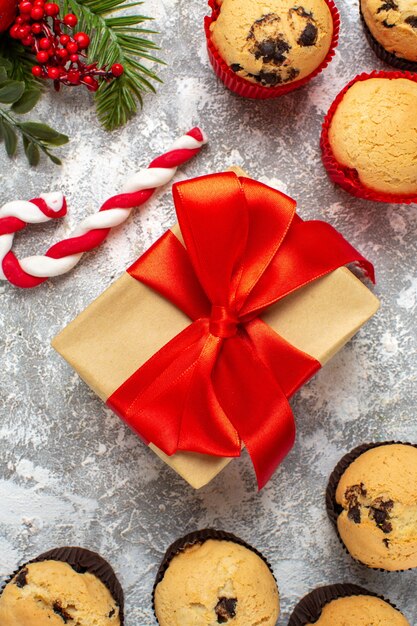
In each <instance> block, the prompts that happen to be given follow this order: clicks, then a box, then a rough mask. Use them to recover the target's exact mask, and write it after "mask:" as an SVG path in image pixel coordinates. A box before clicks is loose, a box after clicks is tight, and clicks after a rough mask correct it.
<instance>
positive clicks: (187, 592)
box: [153, 529, 279, 626]
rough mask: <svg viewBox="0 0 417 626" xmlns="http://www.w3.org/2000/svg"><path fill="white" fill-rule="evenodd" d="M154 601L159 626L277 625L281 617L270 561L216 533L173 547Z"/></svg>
mask: <svg viewBox="0 0 417 626" xmlns="http://www.w3.org/2000/svg"><path fill="white" fill-rule="evenodd" d="M153 601H154V612H155V615H156V618H157V620H158V624H160V626H216V625H217V624H230V626H255V625H256V624H261V623H262V625H263V626H275V625H276V622H277V619H278V615H279V595H278V589H277V584H276V582H275V578H274V576H273V574H272V570H271V568H270V566H269V564H268V562H267V561H266V560H265V559H264V558H263V556H262V555H261V554H260V553H259V552H258V551H257V550H255V549H254V548H252V547H251V546H249V545H247V544H246V543H245V542H243V541H242V540H241V539H238V538H237V537H235V536H234V535H231V534H229V533H226V532H223V531H218V530H212V529H207V530H201V531H197V532H194V533H191V534H189V535H186V536H185V537H183V538H181V539H179V540H178V541H176V542H175V543H174V544H172V546H171V547H169V548H168V550H167V552H166V554H165V556H164V558H163V561H162V564H161V566H160V568H159V571H158V574H157V577H156V582H155V587H154V596H153Z"/></svg>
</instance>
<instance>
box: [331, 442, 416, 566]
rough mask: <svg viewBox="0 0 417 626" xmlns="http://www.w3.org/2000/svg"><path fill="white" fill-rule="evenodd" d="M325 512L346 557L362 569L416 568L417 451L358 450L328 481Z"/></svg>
mask: <svg viewBox="0 0 417 626" xmlns="http://www.w3.org/2000/svg"><path fill="white" fill-rule="evenodd" d="M326 504H327V511H328V514H329V517H330V519H331V521H332V522H333V523H334V524H335V525H336V528H337V531H338V534H339V537H340V539H341V540H342V542H343V544H344V545H345V547H346V549H347V550H348V552H349V553H350V555H351V556H352V557H353V558H354V559H356V560H357V561H360V562H361V563H363V564H364V565H367V566H368V567H372V568H377V569H383V570H387V571H399V570H406V569H411V568H413V567H417V447H416V446H414V445H411V444H403V443H393V442H391V443H383V444H364V445H362V446H359V447H358V448H355V450H353V451H352V452H350V453H349V454H347V455H345V456H344V457H343V459H342V460H341V461H340V462H339V463H338V465H337V466H336V468H335V470H334V471H333V473H332V475H331V476H330V479H329V484H328V487H327V494H326Z"/></svg>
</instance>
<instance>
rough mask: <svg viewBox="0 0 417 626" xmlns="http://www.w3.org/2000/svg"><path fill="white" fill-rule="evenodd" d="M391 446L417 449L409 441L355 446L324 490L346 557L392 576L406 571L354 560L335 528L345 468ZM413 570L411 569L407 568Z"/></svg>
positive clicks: (343, 458) (340, 462)
mask: <svg viewBox="0 0 417 626" xmlns="http://www.w3.org/2000/svg"><path fill="white" fill-rule="evenodd" d="M392 445H403V446H412V447H413V448H417V444H415V443H411V442H409V441H376V442H373V443H362V444H361V445H360V446H357V447H356V448H354V449H353V450H351V451H350V452H347V453H346V454H345V455H344V456H343V457H342V458H341V459H340V461H339V462H338V464H337V465H336V467H335V468H334V470H333V471H332V473H331V474H330V477H329V481H328V483H327V488H326V511H327V516H328V518H329V520H330V521H331V523H332V526H333V528H334V530H335V532H336V535H337V538H338V539H339V542H340V544H341V546H342V548H343V550H344V551H345V552H346V554H347V555H349V556H350V557H351V559H353V560H354V561H356V563H359V564H360V565H363V566H364V567H367V568H368V569H372V570H375V571H378V572H386V573H387V574H392V573H393V572H405V571H407V570H386V569H383V568H381V567H371V566H370V565H368V564H367V563H364V562H363V561H360V560H359V559H355V558H354V557H353V556H352V555H351V553H350V552H349V550H348V549H347V547H346V545H345V543H344V541H343V539H342V537H341V536H340V533H339V530H338V527H337V519H338V517H339V515H340V513H341V512H342V510H343V508H342V507H341V506H340V504H338V503H337V502H336V491H337V487H338V486H339V482H340V479H341V478H342V476H343V474H344V473H345V472H346V470H347V468H348V467H349V466H350V465H351V464H352V463H353V462H354V461H356V459H357V458H359V457H360V456H361V455H362V454H364V453H365V452H367V451H368V450H373V449H374V448H379V447H381V446H392ZM409 569H413V568H409Z"/></svg>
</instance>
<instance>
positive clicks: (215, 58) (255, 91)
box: [204, 0, 340, 100]
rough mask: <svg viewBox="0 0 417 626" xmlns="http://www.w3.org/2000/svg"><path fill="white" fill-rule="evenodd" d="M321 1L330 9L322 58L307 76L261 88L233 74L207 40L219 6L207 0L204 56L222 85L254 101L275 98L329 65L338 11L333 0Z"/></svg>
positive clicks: (335, 33)
mask: <svg viewBox="0 0 417 626" xmlns="http://www.w3.org/2000/svg"><path fill="white" fill-rule="evenodd" d="M325 2H326V4H327V6H328V7H329V9H330V13H331V15H332V19H333V36H332V41H331V44H330V48H329V50H328V52H327V54H326V56H325V58H324V59H323V61H322V62H321V63H320V65H319V66H318V67H316V69H315V70H314V71H313V72H311V73H310V74H309V75H308V76H305V77H304V78H301V79H300V80H295V81H292V82H291V83H285V84H284V85H278V86H276V87H265V86H263V85H257V84H256V83H252V82H250V81H248V80H245V79H244V78H242V76H239V75H238V74H236V73H235V72H234V71H233V70H232V69H231V68H230V67H229V66H228V65H227V63H226V62H225V61H224V60H223V59H222V57H221V56H220V54H219V53H218V51H217V49H216V47H215V45H214V44H213V41H212V39H211V32H210V25H211V24H212V23H213V22H215V21H216V20H217V17H218V15H219V12H220V8H219V4H218V2H217V0H209V2H208V4H209V7H210V8H211V10H212V13H211V15H210V16H209V17H206V18H205V20H204V29H205V33H206V40H207V51H208V56H209V59H210V63H211V65H212V66H213V69H214V72H215V74H216V75H217V76H218V77H219V78H220V80H221V81H222V82H223V83H224V84H225V85H226V87H227V88H228V89H230V91H233V92H234V93H236V94H237V95H239V96H242V97H243V98H252V99H255V100H265V99H268V98H278V97H279V96H283V95H285V94H287V93H289V92H290V91H294V90H295V89H298V88H299V87H303V85H305V84H306V83H308V82H309V81H310V80H311V79H312V78H314V77H315V76H317V74H320V72H322V71H323V70H324V69H325V68H326V67H327V66H328V65H329V63H330V61H331V60H332V58H333V57H334V55H335V50H336V47H337V44H338V40H339V32H340V14H339V11H338V10H337V7H336V5H335V3H334V2H333V0H325Z"/></svg>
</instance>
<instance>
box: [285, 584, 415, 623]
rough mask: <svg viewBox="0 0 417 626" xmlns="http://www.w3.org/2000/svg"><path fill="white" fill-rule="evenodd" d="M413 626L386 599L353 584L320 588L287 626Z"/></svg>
mask: <svg viewBox="0 0 417 626" xmlns="http://www.w3.org/2000/svg"><path fill="white" fill-rule="evenodd" d="M313 624H314V625H315V626H370V625H371V624H375V626H376V625H378V626H410V623H409V622H408V621H407V619H406V618H405V617H404V615H403V614H402V613H400V611H398V609H396V608H395V607H394V606H393V605H392V604H391V603H389V602H387V601H386V600H385V599H384V598H381V597H379V596H377V595H376V594H374V593H372V592H371V591H368V590H367V589H363V588H362V587H358V586H357V585H351V584H341V585H340V584H339V585H328V586H326V587H319V588H317V589H314V591H312V592H310V593H309V594H308V595H307V596H305V597H304V598H303V599H302V600H300V602H299V603H298V604H297V606H296V607H295V609H294V611H293V613H292V615H291V617H290V620H289V622H288V626H312V625H313Z"/></svg>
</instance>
